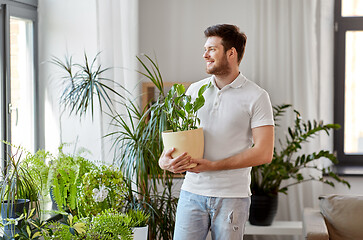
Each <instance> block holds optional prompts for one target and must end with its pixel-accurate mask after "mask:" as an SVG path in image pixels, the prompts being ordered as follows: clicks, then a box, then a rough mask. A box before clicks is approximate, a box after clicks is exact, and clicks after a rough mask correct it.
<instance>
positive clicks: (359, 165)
mask: <svg viewBox="0 0 363 240" xmlns="http://www.w3.org/2000/svg"><path fill="white" fill-rule="evenodd" d="M342 1H343V0H335V12H334V28H335V35H334V96H335V97H334V105H335V108H334V121H335V123H338V124H340V125H341V128H340V129H339V130H337V131H335V132H334V151H335V153H336V155H337V158H338V161H339V163H338V164H336V168H337V172H338V173H339V174H341V175H360V176H362V175H363V154H345V152H344V126H345V122H344V121H345V120H344V118H345V41H346V39H345V38H346V32H347V31H355V30H362V31H363V16H362V17H355V16H354V17H343V16H342V15H341V7H342Z"/></svg>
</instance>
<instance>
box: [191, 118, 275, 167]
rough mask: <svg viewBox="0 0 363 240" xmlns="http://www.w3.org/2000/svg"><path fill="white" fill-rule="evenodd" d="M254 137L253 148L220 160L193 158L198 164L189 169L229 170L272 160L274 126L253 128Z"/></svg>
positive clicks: (192, 161) (193, 161)
mask: <svg viewBox="0 0 363 240" xmlns="http://www.w3.org/2000/svg"><path fill="white" fill-rule="evenodd" d="M252 137H253V142H254V146H253V147H252V148H249V149H247V150H246V151H243V152H240V153H238V154H236V155H233V156H231V157H228V158H225V159H222V160H219V161H210V160H207V159H192V160H191V163H197V164H198V165H197V166H196V167H194V168H192V169H188V171H190V172H196V173H198V172H205V171H217V170H229V169H238V168H245V167H252V166H257V165H261V164H264V163H269V162H271V160H272V156H273V149H274V126H271V125H268V126H262V127H257V128H253V129H252Z"/></svg>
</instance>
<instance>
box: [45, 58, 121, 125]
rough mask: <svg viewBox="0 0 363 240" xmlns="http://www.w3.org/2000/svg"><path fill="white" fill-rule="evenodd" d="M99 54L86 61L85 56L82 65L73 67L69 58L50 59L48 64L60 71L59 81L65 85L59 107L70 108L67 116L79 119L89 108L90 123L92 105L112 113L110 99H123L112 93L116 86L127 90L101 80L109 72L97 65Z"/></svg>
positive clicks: (119, 95) (111, 101)
mask: <svg viewBox="0 0 363 240" xmlns="http://www.w3.org/2000/svg"><path fill="white" fill-rule="evenodd" d="M99 55H100V53H98V54H96V56H95V57H94V58H93V59H92V60H91V61H89V57H88V56H87V54H86V53H84V63H83V64H81V63H74V62H73V58H72V57H68V56H66V57H65V60H64V61H62V60H61V59H59V58H57V57H53V59H52V60H51V63H53V64H55V65H56V66H58V67H59V68H61V69H62V70H63V73H64V74H63V75H62V76H61V79H62V80H63V84H64V85H65V87H64V90H63V93H62V95H61V99H60V103H61V105H63V106H64V107H65V108H69V110H70V114H72V113H74V114H75V115H79V116H80V117H82V115H84V114H86V113H87V112H88V109H89V108H91V116H92V119H93V114H94V108H95V107H94V104H95V102H98V104H99V107H100V109H101V112H102V105H103V104H105V105H106V106H107V108H108V109H109V110H110V111H111V112H113V102H114V101H113V100H114V99H112V98H111V95H114V96H116V97H118V98H120V99H124V97H123V96H122V95H121V94H120V93H119V92H118V91H116V90H115V89H114V87H115V86H117V87H119V88H121V89H122V90H123V91H126V92H127V90H126V89H125V88H124V87H123V86H122V85H120V84H118V83H117V82H115V81H113V80H112V79H109V78H106V77H104V75H105V74H106V73H107V72H108V71H109V70H110V68H103V67H102V66H101V64H97V61H98V57H99Z"/></svg>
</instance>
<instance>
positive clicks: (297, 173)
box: [249, 104, 350, 225]
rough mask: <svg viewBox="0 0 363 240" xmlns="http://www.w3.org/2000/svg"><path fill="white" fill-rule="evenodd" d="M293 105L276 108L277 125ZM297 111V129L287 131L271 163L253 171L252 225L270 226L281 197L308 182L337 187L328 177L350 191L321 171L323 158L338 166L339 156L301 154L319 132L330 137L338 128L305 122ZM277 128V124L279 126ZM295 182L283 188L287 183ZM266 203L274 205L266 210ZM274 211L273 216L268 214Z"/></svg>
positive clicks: (325, 170)
mask: <svg viewBox="0 0 363 240" xmlns="http://www.w3.org/2000/svg"><path fill="white" fill-rule="evenodd" d="M291 107H292V106H291V105H288V104H285V105H278V106H274V107H273V110H274V118H275V122H277V121H278V120H279V118H280V117H281V116H282V115H283V114H284V113H285V112H286V110H287V109H289V108H291ZM293 111H294V115H295V118H294V125H293V126H292V127H288V128H287V133H288V135H287V136H286V138H285V140H284V141H283V140H281V139H280V140H279V141H278V142H279V146H275V148H274V154H273V158H272V161H271V163H269V164H263V165H260V166H256V167H253V168H252V171H251V191H252V202H251V208H250V218H249V220H250V222H251V224H254V225H270V224H271V223H272V220H273V217H274V215H275V213H276V209H277V196H278V193H280V192H281V193H284V194H287V190H288V187H290V186H292V185H296V184H299V183H302V182H306V181H320V182H323V183H326V184H329V185H331V186H334V183H333V182H332V181H330V180H328V179H326V178H324V175H328V176H330V177H332V178H333V179H335V180H336V181H338V182H341V183H343V184H345V185H346V186H348V187H350V185H349V183H348V182H347V181H345V180H344V179H342V178H340V177H339V176H338V175H336V174H335V173H334V171H333V169H331V168H330V167H321V166H319V165H318V164H317V163H316V160H318V159H321V158H326V159H329V160H330V161H331V162H332V163H334V164H335V163H337V159H336V156H335V155H334V154H333V153H332V152H330V151H327V150H320V151H318V152H313V153H311V154H301V153H300V152H299V151H300V150H301V149H302V146H303V144H304V143H307V142H309V141H310V140H311V139H312V138H314V137H315V136H316V135H317V134H319V133H320V132H324V133H326V134H328V135H329V130H332V129H338V128H339V127H340V126H339V125H338V124H324V123H323V122H322V121H320V122H318V121H316V120H313V121H310V120H307V121H304V120H303V119H302V118H301V115H300V113H299V112H298V111H296V110H293ZM276 126H278V124H276ZM304 169H314V170H315V171H317V172H320V173H321V174H320V175H319V176H314V175H309V176H304V174H303V170H304ZM287 179H290V180H293V182H289V183H287V184H286V185H284V180H287ZM264 203H272V205H269V206H266V208H262V209H260V208H258V206H261V205H263V206H265V205H264ZM269 210H271V212H270V211H269Z"/></svg>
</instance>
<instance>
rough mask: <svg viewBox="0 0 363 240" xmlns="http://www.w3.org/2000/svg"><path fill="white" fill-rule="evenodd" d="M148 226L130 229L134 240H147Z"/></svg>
mask: <svg viewBox="0 0 363 240" xmlns="http://www.w3.org/2000/svg"><path fill="white" fill-rule="evenodd" d="M148 230H149V226H145V227H134V228H132V232H133V237H134V240H147V236H148V233H149V232H148Z"/></svg>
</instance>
